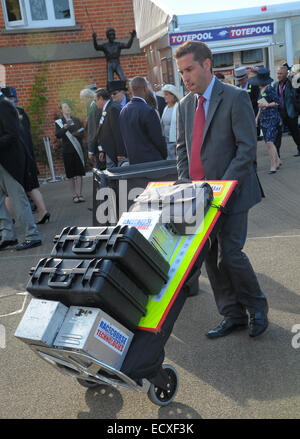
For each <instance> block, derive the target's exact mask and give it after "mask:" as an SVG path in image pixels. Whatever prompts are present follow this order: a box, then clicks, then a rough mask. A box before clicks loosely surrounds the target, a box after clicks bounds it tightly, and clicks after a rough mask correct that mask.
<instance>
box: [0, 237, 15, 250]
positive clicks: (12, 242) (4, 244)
mask: <svg viewBox="0 0 300 439" xmlns="http://www.w3.org/2000/svg"><path fill="white" fill-rule="evenodd" d="M16 244H18V240H17V239H11V240H7V241H2V242H1V243H0V250H4V249H6V248H7V247H12V246H13V245H16Z"/></svg>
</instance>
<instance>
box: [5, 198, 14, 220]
mask: <svg viewBox="0 0 300 439" xmlns="http://www.w3.org/2000/svg"><path fill="white" fill-rule="evenodd" d="M5 205H6V209H7V211H8V213H9V214H10V216H11V217H12V218H13V217H14V210H13V208H12V205H11V202H10V199H9V198H8V197H5Z"/></svg>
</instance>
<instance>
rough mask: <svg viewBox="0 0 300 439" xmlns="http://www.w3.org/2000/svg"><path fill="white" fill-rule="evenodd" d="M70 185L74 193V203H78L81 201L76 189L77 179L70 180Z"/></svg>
mask: <svg viewBox="0 0 300 439" xmlns="http://www.w3.org/2000/svg"><path fill="white" fill-rule="evenodd" d="M68 184H69V187H70V190H71V192H72V196H73V201H74V203H78V202H79V200H78V194H77V192H76V189H75V179H74V177H72V178H68Z"/></svg>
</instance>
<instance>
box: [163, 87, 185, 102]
mask: <svg viewBox="0 0 300 439" xmlns="http://www.w3.org/2000/svg"><path fill="white" fill-rule="evenodd" d="M161 91H167V92H169V93H172V95H174V96H176V98H177V99H178V100H179V99H181V95H180V93H179V90H178V89H177V87H175V85H173V84H166V85H164V86H163V88H162V89H161Z"/></svg>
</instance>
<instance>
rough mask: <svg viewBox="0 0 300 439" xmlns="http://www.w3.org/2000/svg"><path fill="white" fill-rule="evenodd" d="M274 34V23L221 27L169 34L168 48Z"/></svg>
mask: <svg viewBox="0 0 300 439" xmlns="http://www.w3.org/2000/svg"><path fill="white" fill-rule="evenodd" d="M273 34H274V22H269V23H259V24H249V25H244V26H232V27H223V28H218V29H208V30H201V31H192V32H179V33H170V34H169V41H170V46H177V45H178V44H183V43H184V42H185V41H202V42H205V43H209V42H213V41H220V40H233V39H238V38H250V37H258V36H265V35H273Z"/></svg>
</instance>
